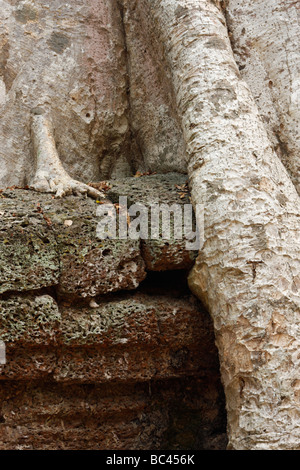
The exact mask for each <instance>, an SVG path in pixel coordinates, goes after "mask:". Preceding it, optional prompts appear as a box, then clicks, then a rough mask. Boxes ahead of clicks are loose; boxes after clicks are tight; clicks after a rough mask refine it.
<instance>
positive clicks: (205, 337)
mask: <svg viewBox="0 0 300 470" xmlns="http://www.w3.org/2000/svg"><path fill="white" fill-rule="evenodd" d="M0 306H1V311H0V313H1V322H0V329H1V334H0V338H1V340H4V341H5V343H6V350H7V363H6V365H4V366H3V367H2V368H1V373H0V378H1V379H5V378H7V379H8V378H9V379H14V380H29V379H36V378H43V377H47V376H48V377H49V378H50V377H54V378H55V380H56V381H63V382H70V381H71V382H78V383H108V382H111V381H115V382H120V381H121V382H126V381H128V380H135V381H139V382H141V381H147V380H152V379H154V378H155V379H158V378H166V377H169V378H171V377H183V376H186V375H189V376H190V375H198V373H199V371H200V370H202V372H203V371H206V370H208V369H211V370H217V369H218V362H217V355H216V350H215V346H214V335H213V330H212V325H211V321H210V318H209V315H208V314H207V313H206V312H205V311H204V310H203V309H202V308H201V305H200V304H199V303H198V302H197V301H195V299H194V298H193V297H190V296H187V297H184V298H182V299H173V298H172V297H168V296H155V295H145V294H138V293H137V294H135V295H131V296H129V294H127V295H126V296H124V297H123V298H119V296H118V298H111V299H110V300H108V299H106V300H105V301H104V300H102V302H101V301H99V306H98V307H97V308H91V307H89V306H88V305H87V304H86V303H85V302H84V301H83V300H82V301H81V302H78V301H76V302H75V304H74V305H67V304H66V305H64V304H62V305H59V306H57V304H56V303H55V301H54V300H53V299H52V297H51V296H49V295H44V296H31V297H30V296H29V295H27V294H26V295H24V296H20V295H19V296H14V295H12V296H7V298H6V299H3V300H2V301H1V305H0ZM39 332H40V334H39ZM203 373H204V372H203Z"/></svg>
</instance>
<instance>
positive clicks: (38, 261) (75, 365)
mask: <svg viewBox="0 0 300 470" xmlns="http://www.w3.org/2000/svg"><path fill="white" fill-rule="evenodd" d="M185 183H186V178H185V177H184V176H180V175H175V174H174V175H172V174H169V175H164V176H162V175H160V176H159V175H152V176H141V177H139V178H124V179H121V180H118V181H116V180H112V181H108V182H106V183H105V185H104V186H105V189H106V194H107V197H108V199H109V200H110V201H111V202H112V203H113V204H115V205H116V207H117V206H118V198H119V196H120V195H123V196H128V201H129V203H130V204H131V203H132V202H137V201H138V202H144V203H145V204H151V203H152V202H166V203H174V202H175V203H178V204H183V203H184V202H188V200H189V199H188V198H189V195H188V191H187V190H186V189H185ZM101 185H102V189H103V183H101ZM158 195H159V196H158ZM98 204H99V201H98ZM96 209H97V201H93V200H91V199H89V198H84V197H82V198H80V197H75V196H69V197H66V198H64V199H62V200H58V199H55V198H54V197H53V196H51V195H47V194H37V193H34V192H32V191H29V190H25V189H17V188H11V189H7V190H5V191H2V192H1V198H0V216H1V218H0V273H1V275H0V340H1V341H3V342H4V343H5V345H6V364H4V365H2V366H0V449H74V450H78V449H136V450H137V449H224V448H225V447H226V419H225V410H224V398H223V390H222V386H221V383H220V377H219V363H218V357H217V351H216V348H215V345H214V334H213V328H212V323H211V320H210V317H209V315H208V313H207V312H206V311H205V310H204V308H203V307H202V305H201V304H200V303H199V301H198V300H197V299H196V298H195V297H194V296H193V295H192V294H191V293H190V291H189V290H188V287H187V282H186V278H187V274H188V271H189V269H190V268H191V266H192V265H193V262H194V258H195V253H194V252H191V251H187V250H186V249H185V245H184V241H182V240H175V239H174V238H170V240H167V241H166V240H143V241H140V240H113V239H107V240H99V238H97V236H96V226H97V223H98V219H97V216H96Z"/></svg>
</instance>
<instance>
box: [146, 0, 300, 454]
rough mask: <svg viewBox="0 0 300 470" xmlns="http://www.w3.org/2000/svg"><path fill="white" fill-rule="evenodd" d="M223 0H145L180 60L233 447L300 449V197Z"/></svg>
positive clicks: (199, 267) (198, 283)
mask: <svg viewBox="0 0 300 470" xmlns="http://www.w3.org/2000/svg"><path fill="white" fill-rule="evenodd" d="M216 3H217V2H212V1H208V0H201V1H200V0H180V1H176V2H175V1H174V0H144V1H140V2H139V4H138V8H140V9H141V12H142V13H141V14H143V15H145V14H147V15H149V17H150V18H152V21H153V27H154V28H156V33H157V36H159V38H160V40H161V41H162V42H163V44H164V51H165V56H166V59H167V61H168V63H169V66H170V70H171V71H172V81H173V85H174V90H175V96H176V100H177V106H178V110H179V112H180V113H181V116H182V127H183V132H184V137H185V142H186V146H187V155H188V158H189V176H190V182H191V189H192V198H193V203H194V204H195V205H196V204H198V203H202V204H204V205H205V227H204V229H205V230H204V231H205V243H204V246H203V249H202V251H201V254H200V255H199V257H198V259H197V262H196V265H195V267H194V269H193V271H192V273H191V274H190V279H189V281H190V287H191V289H192V290H193V292H194V293H195V294H196V295H197V296H199V297H200V298H201V299H202V300H203V301H204V303H205V304H206V305H207V306H208V308H209V310H210V312H211V315H212V317H213V320H214V326H215V333H216V342H217V346H218V349H219V355H220V362H221V373H222V380H223V384H224V388H225V394H226V400H227V412H228V431H229V448H234V449H299V448H300V412H299V408H298V407H299V398H300V380H299V379H300V378H299V354H300V353H299V351H300V336H299V307H300V300H299V287H300V275H299V273H300V248H299V214H300V203H299V198H298V195H297V192H296V190H295V187H294V186H293V184H292V182H291V181H290V179H289V176H288V174H287V172H286V170H285V169H284V167H283V165H282V164H281V162H280V161H279V159H278V158H277V156H276V154H275V152H274V151H273V149H272V145H271V142H270V140H269V139H268V136H267V133H266V130H265V128H264V125H263V122H262V121H261V119H260V116H259V113H258V110H257V107H256V104H255V102H254V99H253V97H252V94H251V92H250V91H249V88H248V86H247V85H246V83H245V82H244V81H243V80H242V79H241V77H240V74H239V71H238V68H237V66H236V63H235V60H234V57H233V53H232V50H231V45H230V41H229V37H228V32H227V27H226V24H225V20H224V15H223V13H222V11H221V10H220V9H219V8H218V5H216Z"/></svg>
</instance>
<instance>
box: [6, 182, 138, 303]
mask: <svg viewBox="0 0 300 470" xmlns="http://www.w3.org/2000/svg"><path fill="white" fill-rule="evenodd" d="M96 210H97V204H96V202H94V201H92V200H91V199H89V198H88V199H86V198H84V197H78V198H75V197H72V196H70V197H66V198H64V199H62V200H57V199H54V198H53V197H52V196H51V195H48V194H40V195H39V197H38V198H37V195H36V193H34V192H32V191H26V190H17V189H16V190H8V191H5V192H3V193H2V197H1V199H0V212H1V214H2V217H1V219H0V220H1V222H0V226H1V229H0V239H1V241H2V243H1V248H0V260H1V261H2V263H1V268H0V269H1V271H2V277H1V282H0V292H6V291H28V290H33V289H39V288H42V287H49V286H55V285H58V284H59V290H60V293H62V294H76V295H78V296H81V297H94V296H96V295H99V294H105V293H107V292H113V291H117V290H123V289H135V288H136V287H137V286H138V285H139V282H140V281H141V280H143V279H144V278H145V276H146V273H145V270H144V262H143V259H142V256H141V253H140V243H139V241H138V240H99V239H98V238H97V236H96V229H97V224H98V221H99V219H98V218H97V216H96Z"/></svg>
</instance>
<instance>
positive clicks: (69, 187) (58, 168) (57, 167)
mask: <svg viewBox="0 0 300 470" xmlns="http://www.w3.org/2000/svg"><path fill="white" fill-rule="evenodd" d="M31 129H32V138H33V148H34V154H35V161H36V173H35V176H34V178H33V180H32V182H31V183H30V187H31V188H32V189H35V190H36V191H40V192H48V193H54V194H55V195H56V197H62V196H65V195H67V194H75V195H78V194H86V195H88V196H91V197H93V198H95V199H96V198H102V199H103V198H105V196H104V194H103V193H101V192H100V191H98V190H97V189H95V188H92V187H91V186H89V185H87V184H85V183H82V182H80V181H76V180H74V179H72V178H71V177H70V176H69V175H68V173H67V172H66V171H65V169H64V168H63V166H62V163H61V161H60V158H59V156H58V153H57V150H56V145H55V140H54V137H53V129H52V126H51V123H50V121H49V120H48V119H47V118H46V117H45V116H44V115H34V116H33V118H32V126H31Z"/></svg>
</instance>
